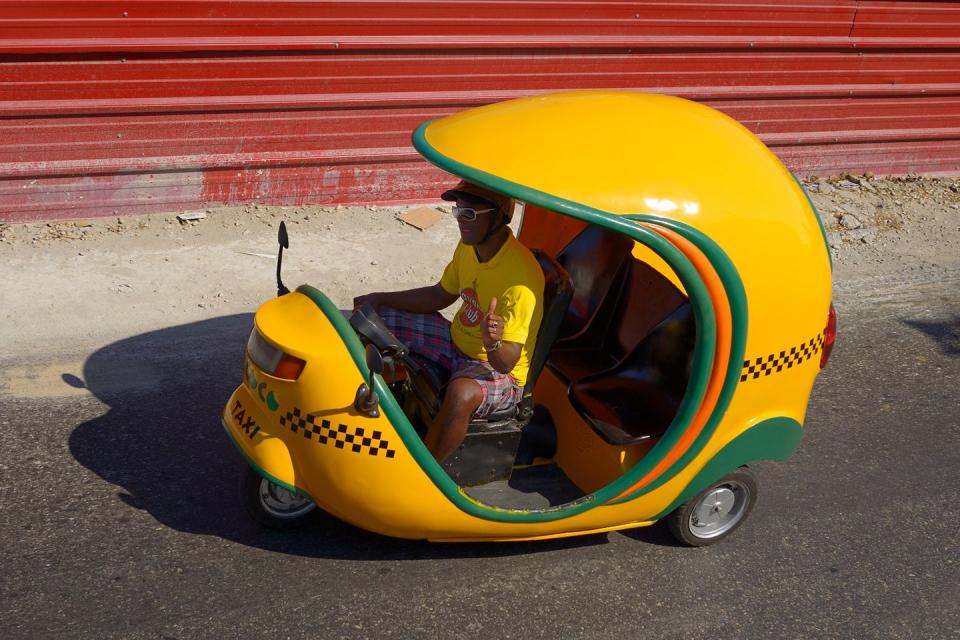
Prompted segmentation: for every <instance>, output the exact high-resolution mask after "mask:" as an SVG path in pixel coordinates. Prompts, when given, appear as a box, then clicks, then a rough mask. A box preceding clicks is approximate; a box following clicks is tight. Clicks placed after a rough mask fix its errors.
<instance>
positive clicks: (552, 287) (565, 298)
mask: <svg viewBox="0 0 960 640" xmlns="http://www.w3.org/2000/svg"><path fill="white" fill-rule="evenodd" d="M533 257H535V258H536V259H537V263H538V264H539V265H540V269H541V270H542V271H543V317H542V318H541V320H540V331H539V333H538V334H537V341H536V342H535V343H534V347H533V353H532V354H531V355H530V369H529V371H528V372H527V384H526V386H525V387H524V389H523V395H524V397H528V396H530V395H531V394H532V393H533V387H534V385H536V383H537V377H538V376H539V375H540V372H541V371H542V370H543V365H544V364H545V363H546V362H547V356H548V355H549V354H550V348H551V347H552V346H553V343H554V341H555V340H556V339H557V335H558V334H559V332H560V325H561V324H562V323H563V319H564V317H565V314H566V311H567V308H568V307H569V305H570V299H571V297H572V296H573V282H572V281H571V279H570V275H569V274H568V273H567V271H566V270H565V269H564V268H563V267H561V266H560V265H559V264H558V263H557V261H556V260H554V259H553V258H551V257H550V256H548V255H547V254H545V253H543V252H542V251H540V250H539V249H534V250H533Z"/></svg>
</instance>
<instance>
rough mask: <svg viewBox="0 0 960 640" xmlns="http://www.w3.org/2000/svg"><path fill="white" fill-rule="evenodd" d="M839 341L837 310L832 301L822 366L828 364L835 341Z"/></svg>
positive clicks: (825, 333) (824, 337) (825, 331)
mask: <svg viewBox="0 0 960 640" xmlns="http://www.w3.org/2000/svg"><path fill="white" fill-rule="evenodd" d="M836 341H837V310H836V309H834V308H833V303H832V302H831V303H830V313H829V314H827V328H826V329H825V330H824V332H823V353H822V355H821V356H820V368H821V369H823V368H824V367H825V366H827V361H828V360H829V359H830V353H831V352H832V351H833V343H834V342H836Z"/></svg>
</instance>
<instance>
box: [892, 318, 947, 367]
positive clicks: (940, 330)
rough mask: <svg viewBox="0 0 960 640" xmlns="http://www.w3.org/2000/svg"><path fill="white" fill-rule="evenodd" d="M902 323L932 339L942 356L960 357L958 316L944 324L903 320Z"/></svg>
mask: <svg viewBox="0 0 960 640" xmlns="http://www.w3.org/2000/svg"><path fill="white" fill-rule="evenodd" d="M903 323H904V324H905V325H907V326H908V327H913V328H914V329H916V330H918V331H920V332H922V333H924V334H926V335H927V336H928V337H930V338H931V339H933V341H934V342H936V343H937V346H939V347H940V350H941V351H942V352H943V354H944V355H947V356H954V357H956V356H960V316H955V317H954V318H953V319H952V320H947V321H944V322H921V321H920V320H904V321H903Z"/></svg>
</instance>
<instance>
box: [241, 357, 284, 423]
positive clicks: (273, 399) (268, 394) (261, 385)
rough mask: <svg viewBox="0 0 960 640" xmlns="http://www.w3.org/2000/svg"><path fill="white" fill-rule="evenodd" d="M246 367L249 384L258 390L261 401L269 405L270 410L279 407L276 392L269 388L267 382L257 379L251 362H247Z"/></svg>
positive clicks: (254, 389) (251, 387)
mask: <svg viewBox="0 0 960 640" xmlns="http://www.w3.org/2000/svg"><path fill="white" fill-rule="evenodd" d="M246 369H247V371H246V374H247V375H246V382H247V386H248V387H250V389H252V390H253V391H256V392H257V397H258V398H260V402H262V403H263V404H265V405H267V409H270V411H276V410H277V409H279V408H280V402H279V401H278V400H277V396H276V394H274V393H273V391H270V390H268V389H267V383H266V382H259V381H257V373H256V372H255V371H254V370H253V367H251V366H250V363H249V362H247V364H246Z"/></svg>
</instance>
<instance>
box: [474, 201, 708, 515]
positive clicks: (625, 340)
mask: <svg viewBox="0 0 960 640" xmlns="http://www.w3.org/2000/svg"><path fill="white" fill-rule="evenodd" d="M558 219H561V220H563V221H564V226H563V228H561V229H559V230H558V228H557V226H556V225H555V224H552V223H554V222H555V221H556V220H558ZM573 222H574V223H576V224H571V222H570V219H569V218H565V217H561V216H557V215H556V214H553V213H552V212H549V211H546V210H543V209H540V208H538V207H533V206H531V205H527V211H526V214H525V224H524V231H523V233H522V234H521V241H523V242H525V244H527V245H528V246H530V247H531V248H534V249H537V250H540V251H544V252H546V251H550V252H551V253H552V255H553V256H554V258H555V260H556V262H557V263H558V264H559V265H560V266H561V267H562V268H563V269H564V270H565V271H566V272H567V273H568V274H569V276H570V280H571V283H572V285H573V291H572V294H571V295H570V298H569V303H568V304H567V305H566V308H565V310H564V311H563V313H562V314H561V317H560V318H559V319H558V320H557V322H558V325H559V328H558V331H557V338H556V340H555V341H553V343H552V347H551V348H550V351H549V354H542V357H545V360H546V366H545V369H544V371H543V374H542V375H541V376H540V380H539V382H538V384H537V387H536V391H535V393H534V395H533V404H534V406H535V410H534V412H533V415H532V418H531V419H530V421H529V424H527V425H525V426H524V427H523V435H522V439H521V442H520V446H519V451H518V455H517V462H518V464H519V465H521V466H516V467H514V469H513V473H512V475H511V476H510V477H509V478H508V479H501V480H498V481H494V482H488V483H484V484H481V485H478V486H472V487H468V488H466V489H465V491H466V492H467V493H468V494H469V495H471V496H472V497H474V498H475V499H477V500H479V501H480V502H483V503H485V504H488V505H490V506H496V507H503V508H514V509H518V508H519V509H531V510H536V509H549V508H557V507H559V506H561V505H566V504H569V503H571V502H575V501H577V500H578V499H582V498H584V497H585V496H587V495H589V494H590V493H593V492H595V491H597V490H598V489H600V488H602V487H604V486H606V485H608V484H609V483H611V482H613V481H614V480H616V479H617V478H619V477H620V476H622V475H623V474H624V473H626V472H627V471H629V470H630V469H631V468H632V467H633V466H634V465H635V464H636V463H637V462H639V461H640V460H641V459H642V458H643V457H644V455H646V454H647V453H648V452H649V451H650V449H652V448H653V445H654V444H655V443H656V442H657V440H658V439H659V438H660V437H661V436H662V435H663V434H664V433H665V432H666V430H667V429H668V427H669V426H670V424H671V422H672V421H673V419H674V417H675V416H676V414H677V411H678V409H679V407H680V404H681V401H682V399H683V396H684V393H685V392H686V388H687V383H688V381H689V379H690V363H691V359H692V355H693V349H694V345H695V343H696V323H695V320H694V314H693V312H692V309H691V305H690V302H689V300H688V299H687V296H686V295H685V294H684V293H683V292H682V291H680V290H679V289H678V288H677V287H676V286H675V285H674V283H673V282H674V280H675V278H670V277H668V275H672V274H664V273H662V272H661V270H662V269H663V268H664V267H663V265H662V264H661V265H657V266H653V265H651V264H648V263H647V262H645V261H644V260H642V259H640V258H638V257H637V256H636V255H634V253H635V251H634V250H635V247H636V244H635V243H634V241H633V240H631V239H630V238H627V237H625V236H622V235H620V234H617V233H615V232H612V231H609V230H607V229H603V228H601V227H598V226H587V225H584V224H582V223H579V222H578V221H573ZM544 224H549V225H550V233H545V232H544V231H545V229H544V226H543V225H544ZM558 236H559V241H558Z"/></svg>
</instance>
